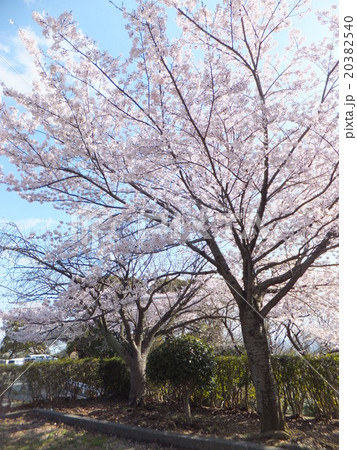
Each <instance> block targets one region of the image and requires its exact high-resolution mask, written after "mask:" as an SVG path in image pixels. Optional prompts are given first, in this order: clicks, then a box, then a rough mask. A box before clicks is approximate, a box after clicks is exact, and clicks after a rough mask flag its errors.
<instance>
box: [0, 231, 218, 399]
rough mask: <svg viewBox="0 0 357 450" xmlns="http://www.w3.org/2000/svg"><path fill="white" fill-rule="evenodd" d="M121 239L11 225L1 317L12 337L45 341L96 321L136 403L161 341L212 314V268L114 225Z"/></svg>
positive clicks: (0, 238)
mask: <svg viewBox="0 0 357 450" xmlns="http://www.w3.org/2000/svg"><path fill="white" fill-rule="evenodd" d="M119 234H121V238H120V239H119ZM117 238H118V241H117V242H116V244H115V245H112V242H111V236H110V237H109V240H108V241H106V238H105V237H101V239H100V242H99V243H98V242H97V243H94V241H93V240H92V239H90V240H88V239H84V238H83V237H82V239H80V236H78V235H77V233H73V232H69V230H67V232H66V233H63V234H61V233H60V232H59V230H58V229H56V230H54V232H47V233H46V234H45V235H42V236H36V235H33V236H30V237H25V236H23V235H22V234H21V233H20V231H19V230H18V229H17V228H16V227H15V226H9V227H7V229H6V230H3V231H2V233H0V250H1V251H2V257H3V260H5V258H6V257H7V258H8V259H9V260H10V263H11V264H7V265H8V266H9V273H8V277H7V283H8V284H7V288H8V292H9V297H10V299H12V300H13V307H12V308H11V309H9V310H8V311H5V312H4V313H3V314H2V315H1V318H2V320H3V322H4V328H5V330H7V332H8V334H9V336H11V337H13V338H14V339H16V340H17V341H20V342H21V341H23V342H28V341H34V342H37V343H42V344H43V343H45V344H46V343H47V344H51V343H52V342H53V341H54V340H55V341H56V340H59V339H60V340H62V341H65V340H67V339H71V338H72V339H73V336H80V335H82V334H83V332H84V330H86V329H88V327H93V326H95V327H96V329H98V330H99V332H100V333H101V335H102V336H103V338H104V339H105V340H106V342H107V343H108V345H109V347H110V348H111V349H112V350H114V351H115V353H116V354H118V355H120V356H122V357H123V358H124V360H125V361H126V363H127V366H128V368H129V372H130V381H131V383H130V395H129V403H130V404H135V405H137V404H139V403H142V402H144V401H145V394H146V372H145V369H146V361H147V357H148V354H149V352H150V350H151V348H152V346H153V345H154V343H155V342H156V340H157V339H158V338H159V337H160V336H162V335H165V334H171V333H173V332H174V331H175V330H177V329H179V328H182V327H184V326H187V325H188V324H192V323H195V322H197V321H199V320H202V318H205V317H214V314H212V312H211V309H210V308H208V305H206V306H205V304H206V303H207V301H208V299H209V298H210V297H211V295H212V281H211V282H210V283H209V278H208V277H207V276H208V275H210V273H212V271H207V270H204V268H203V265H204V264H202V262H200V261H197V257H195V256H193V257H192V255H187V254H186V255H182V254H181V256H178V255H176V256H175V258H174V259H173V258H172V256H171V255H170V254H169V252H165V251H158V252H157V253H154V252H153V251H152V250H151V252H150V253H147V252H143V244H144V243H143V239H141V240H140V241H138V240H137V236H136V235H132V233H131V232H130V229H129V231H128V230H125V233H124V230H123V229H122V230H121V233H120V232H119V230H117ZM97 244H99V246H97ZM138 246H139V248H138ZM139 251H140V252H139ZM142 252H143V253H142ZM180 277H181V278H180ZM182 277H183V278H182ZM217 309H218V308H217V306H216V310H217ZM216 314H217V313H216ZM14 323H17V324H18V325H17V327H16V332H14V330H13V324H14Z"/></svg>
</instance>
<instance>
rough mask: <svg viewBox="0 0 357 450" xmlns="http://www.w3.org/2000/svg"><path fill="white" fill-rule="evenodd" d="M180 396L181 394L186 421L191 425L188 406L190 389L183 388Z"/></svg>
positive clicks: (189, 407)
mask: <svg viewBox="0 0 357 450" xmlns="http://www.w3.org/2000/svg"><path fill="white" fill-rule="evenodd" d="M182 396H183V406H184V410H185V419H186V423H187V424H189V425H191V423H192V415H191V406H190V397H191V390H190V389H189V388H188V387H186V388H184V389H183V392H182Z"/></svg>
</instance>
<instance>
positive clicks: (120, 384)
mask: <svg viewBox="0 0 357 450" xmlns="http://www.w3.org/2000/svg"><path fill="white" fill-rule="evenodd" d="M98 376H99V378H100V380H101V385H102V392H103V395H105V396H109V397H121V398H129V391H130V376H129V371H128V369H127V367H126V364H125V362H124V361H123V360H122V359H120V358H110V359H102V360H100V362H99V368H98Z"/></svg>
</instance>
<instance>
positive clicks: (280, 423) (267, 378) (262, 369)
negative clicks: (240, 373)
mask: <svg viewBox="0 0 357 450" xmlns="http://www.w3.org/2000/svg"><path fill="white" fill-rule="evenodd" d="M240 320H241V327H242V335H243V340H244V344H245V348H246V350H247V355H248V362H249V366H250V371H251V375H252V380H253V384H254V387H255V392H256V397H257V410H258V414H259V417H260V427H261V431H262V432H266V431H271V430H285V422H284V418H283V414H282V411H281V407H280V402H279V397H278V392H277V388H276V382H275V377H274V373H273V368H272V364H271V358H270V349H269V344H268V338H267V330H266V327H265V324H264V319H263V318H262V317H260V316H259V315H258V314H257V313H256V312H255V311H254V310H253V309H252V308H251V307H250V306H249V305H247V304H246V305H243V306H241V307H240Z"/></svg>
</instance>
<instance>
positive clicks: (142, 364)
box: [124, 352, 148, 406]
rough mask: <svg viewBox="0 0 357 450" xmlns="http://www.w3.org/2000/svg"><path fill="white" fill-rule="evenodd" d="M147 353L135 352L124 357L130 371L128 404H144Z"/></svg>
mask: <svg viewBox="0 0 357 450" xmlns="http://www.w3.org/2000/svg"><path fill="white" fill-rule="evenodd" d="M147 356H148V355H147V353H144V354H142V353H140V352H135V353H133V354H132V355H126V356H125V357H124V359H125V361H126V363H127V365H128V368H129V372H130V393H129V405H132V406H140V405H143V404H145V395H146V362H147Z"/></svg>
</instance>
